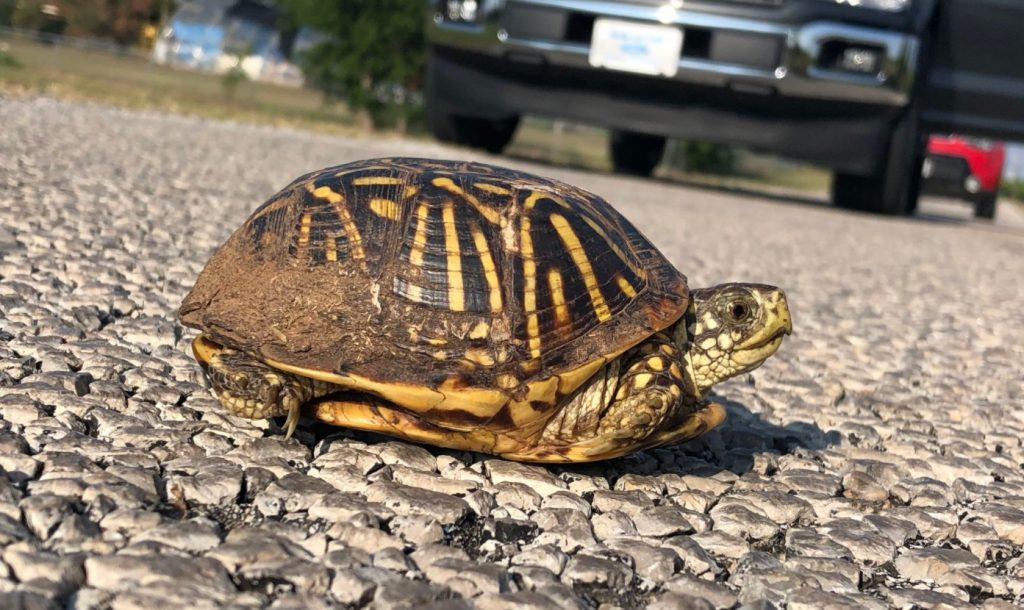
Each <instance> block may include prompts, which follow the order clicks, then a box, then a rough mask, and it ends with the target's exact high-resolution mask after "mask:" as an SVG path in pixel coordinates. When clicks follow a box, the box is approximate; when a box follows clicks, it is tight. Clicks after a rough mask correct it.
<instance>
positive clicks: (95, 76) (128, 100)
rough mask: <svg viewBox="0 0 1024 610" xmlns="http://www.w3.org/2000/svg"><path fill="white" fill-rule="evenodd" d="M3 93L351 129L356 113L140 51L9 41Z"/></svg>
mask: <svg viewBox="0 0 1024 610" xmlns="http://www.w3.org/2000/svg"><path fill="white" fill-rule="evenodd" d="M0 41H3V43H4V44H5V46H6V50H5V51H3V52H0V92H4V93H10V94H18V93H28V94H45V95H52V96H55V97H62V98H68V99H78V100H90V101H101V102H107V103H111V104H114V105H118V106H123V107H128V108H147V109H158V110H167V111H172V112H179V113H184V114H194V115H199V116H204V117H209V118H215V119H234V120H241V121H252V122H260V123H272V124H287V125H294V126H298V127H305V128H312V129H315V130H320V131H324V130H326V131H331V132H339V133H350V132H352V131H354V130H355V129H356V126H355V122H356V121H355V118H354V117H353V115H352V114H351V113H350V112H349V111H348V110H347V109H346V108H345V107H344V106H342V105H340V104H331V105H325V104H324V103H323V101H322V97H321V96H320V95H319V94H318V93H316V92H314V91H310V90H308V89H301V88H291V87H282V86H277V85H272V84H267V83H258V82H252V81H248V80H245V81H242V82H239V83H237V89H236V90H235V91H234V92H233V95H232V94H231V92H230V90H226V89H225V86H224V79H223V77H222V76H218V75H212V74H201V73H198V72H190V71H185V70H177V69H173V68H169V67H166V66H158V65H156V64H154V63H152V62H150V61H148V60H147V59H145V58H143V57H139V56H136V55H131V54H125V55H111V54H110V53H106V52H101V51H90V50H82V49H71V48H67V47H61V46H56V45H43V44H39V43H36V42H31V41H24V40H10V39H7V40H4V39H0Z"/></svg>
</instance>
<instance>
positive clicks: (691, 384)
mask: <svg viewBox="0 0 1024 610" xmlns="http://www.w3.org/2000/svg"><path fill="white" fill-rule="evenodd" d="M691 298H692V303H691V305H690V309H689V310H688V312H687V313H686V315H685V316H683V318H682V319H681V320H680V321H679V322H677V323H676V324H675V325H674V326H672V327H670V328H668V329H666V330H665V331H662V332H660V333H655V334H654V335H653V336H651V337H650V338H649V339H648V340H647V341H645V342H643V343H641V344H640V345H638V346H637V347H635V348H633V349H631V350H629V351H628V352H626V353H625V354H623V355H622V356H620V357H619V358H618V359H617V360H615V361H612V362H610V363H608V364H607V365H605V366H604V367H603V368H602V369H601V370H600V371H598V372H597V373H596V374H595V375H594V376H593V377H592V378H591V379H590V380H589V381H588V382H587V383H586V384H585V385H584V386H583V387H582V388H580V389H579V390H578V391H577V392H575V393H574V394H573V395H572V396H571V397H569V398H568V399H567V400H566V401H565V402H564V404H562V405H561V406H560V407H559V408H557V409H555V410H554V414H553V416H552V418H551V419H550V420H549V421H548V423H547V424H546V427H544V428H542V429H539V430H538V432H537V433H536V434H534V435H533V437H532V438H524V439H522V442H521V446H516V447H509V446H508V443H509V441H508V439H509V438H510V437H509V436H503V437H502V438H503V440H502V441H501V442H502V443H503V445H502V447H501V448H500V449H499V448H498V447H497V445H496V444H495V443H496V442H497V441H490V440H488V439H490V438H493V435H490V434H489V433H488V432H487V431H479V432H465V431H454V430H453V431H446V430H445V429H444V428H442V427H440V426H439V425H438V424H434V423H429V422H422V421H421V420H419V419H418V418H416V417H415V416H412V415H411V414H403V413H402V410H401V408H399V407H396V406H395V405H389V404H387V403H385V402H383V401H382V400H380V399H379V398H376V397H373V396H369V395H359V394H356V393H353V392H351V391H348V392H347V395H346V397H345V398H344V399H341V400H339V401H335V402H334V403H333V404H332V402H331V401H330V400H328V401H327V402H321V403H319V404H318V405H317V407H316V408H315V409H314V415H315V416H316V417H319V418H321V419H324V420H325V421H330V422H332V423H344V425H347V426H351V427H355V428H363V429H368V430H374V431H377V432H385V433H388V434H394V435H397V436H406V437H407V438H410V439H411V440H419V441H425V442H433V443H435V444H439V445H444V446H448V447H456V448H466V449H470V450H474V451H487V450H488V449H489V446H491V445H494V447H493V449H494V450H495V451H496V452H498V453H501V454H502V455H503V456H505V457H508V458H510V459H521V460H527V461H587V460H593V459H605V458H609V457H615V456H618V455H624V454H626V453H629V452H631V451H634V450H637V449H641V448H645V447H653V446H659V445H663V444H667V443H672V442H680V441H683V440H687V439H688V438H692V437H693V436H695V435H697V434H700V433H703V432H704V431H706V430H707V429H709V428H710V427H713V426H714V425H717V424H718V423H719V422H720V421H721V420H722V419H723V418H724V409H723V408H722V407H721V406H720V405H716V404H713V403H709V402H707V401H706V400H705V396H706V394H707V392H708V391H709V390H710V388H711V387H712V386H713V385H714V384H716V383H719V382H721V381H723V380H725V379H728V378H730V377H734V376H736V375H740V374H743V373H746V372H748V371H751V370H753V369H755V368H757V367H758V366H760V365H761V364H762V363H763V362H764V361H765V360H766V359H767V358H768V357H769V356H771V355H772V354H774V353H775V351H776V350H777V349H778V348H779V346H780V345H781V343H782V339H783V336H784V335H787V334H789V333H790V332H791V331H792V321H791V318H790V314H789V308H788V304H787V302H786V296H785V294H784V293H783V292H782V291H781V290H779V289H777V288H774V287H771V286H763V285H757V284H724V285H721V286H716V287H713V288H707V289H703V290H696V291H694V292H693V293H692V295H691ZM194 346H195V347H194V349H195V352H196V357H197V358H198V359H199V361H200V362H202V363H203V364H204V365H205V367H206V370H207V375H208V377H209V379H210V381H211V384H212V385H213V388H214V391H215V393H216V394H217V397H218V398H219V399H220V401H221V403H222V404H223V405H224V406H225V407H226V408H227V409H228V410H230V411H232V412H233V413H235V414H237V415H241V416H243V417H249V418H254V419H255V418H263V417H276V416H281V415H287V416H288V419H287V422H286V424H285V428H286V429H287V434H288V436H291V434H292V432H293V431H294V429H295V426H296V424H297V422H298V418H299V414H300V412H301V407H302V405H303V404H305V403H308V402H310V401H312V400H314V399H316V398H320V397H323V396H325V395H327V394H330V393H332V392H346V390H347V389H346V388H344V387H342V386H338V385H334V384H330V383H326V382H323V381H319V380H314V379H310V378H307V377H303V376H300V375H296V374H293V373H287V372H284V371H280V370H277V369H274V368H272V367H270V366H269V365H267V364H265V363H263V362H261V361H259V360H257V359H255V358H253V357H251V356H249V355H247V354H245V353H243V352H239V351H236V350H232V349H228V348H224V347H220V346H216V344H212V343H210V342H208V341H200V340H199V339H197V341H196V343H195V344H194ZM211 346H213V347H211ZM346 405H348V406H347V407H346ZM346 408H347V409H348V410H349V412H347V413H343V412H341V411H344V410H345V409H346ZM403 427H407V428H409V430H408V431H406V430H405V429H404V428H403ZM412 428H416V429H415V430H413V429H412ZM516 442H518V441H514V442H513V444H516Z"/></svg>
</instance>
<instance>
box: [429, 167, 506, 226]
mask: <svg viewBox="0 0 1024 610" xmlns="http://www.w3.org/2000/svg"><path fill="white" fill-rule="evenodd" d="M432 184H433V185H434V186H436V187H438V188H442V189H444V190H446V191H448V192H449V193H451V194H453V195H458V196H459V197H461V198H462V199H463V200H465V201H466V203H468V204H469V205H471V206H473V209H475V210H476V211H477V212H479V213H480V215H481V216H483V217H484V219H486V220H487V222H489V223H491V224H498V222H499V221H500V220H501V215H500V214H499V213H498V210H495V209H494V208H492V207H490V206H489V205H487V204H485V203H483V202H482V201H480V200H479V199H477V198H476V197H474V196H473V195H472V194H471V193H467V192H466V191H464V190H462V187H460V186H459V185H457V184H455V182H453V181H452V179H451V178H446V177H439V178H434V180H433V181H432Z"/></svg>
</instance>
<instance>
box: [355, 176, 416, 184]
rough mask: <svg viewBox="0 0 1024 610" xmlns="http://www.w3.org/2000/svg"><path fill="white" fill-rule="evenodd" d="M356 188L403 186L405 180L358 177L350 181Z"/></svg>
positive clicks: (393, 177) (389, 177)
mask: <svg viewBox="0 0 1024 610" xmlns="http://www.w3.org/2000/svg"><path fill="white" fill-rule="evenodd" d="M352 184H354V185H356V186H383V185H393V184H405V178H399V177H397V176H360V177H358V178H353V179H352Z"/></svg>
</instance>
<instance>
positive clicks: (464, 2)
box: [445, 0, 479, 22]
mask: <svg viewBox="0 0 1024 610" xmlns="http://www.w3.org/2000/svg"><path fill="white" fill-rule="evenodd" d="M446 4H447V6H446V9H447V14H446V15H445V16H446V17H447V18H448V21H465V22H473V21H476V14H477V9H478V8H479V6H478V5H477V3H476V0H448V1H447V2H446Z"/></svg>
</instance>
